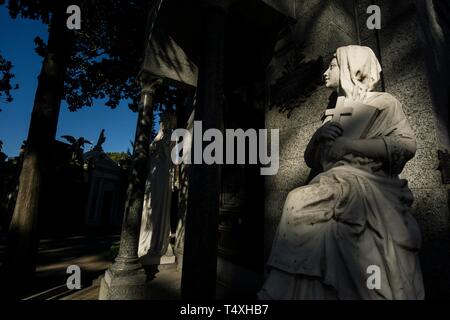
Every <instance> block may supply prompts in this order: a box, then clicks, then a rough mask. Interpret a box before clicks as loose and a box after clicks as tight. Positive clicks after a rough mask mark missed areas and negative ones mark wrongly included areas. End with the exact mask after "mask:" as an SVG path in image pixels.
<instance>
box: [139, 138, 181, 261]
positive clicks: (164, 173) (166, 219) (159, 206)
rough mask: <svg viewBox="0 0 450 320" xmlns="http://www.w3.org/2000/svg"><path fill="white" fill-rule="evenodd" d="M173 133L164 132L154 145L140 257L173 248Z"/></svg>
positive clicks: (160, 253)
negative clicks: (171, 154) (170, 243)
mask: <svg viewBox="0 0 450 320" xmlns="http://www.w3.org/2000/svg"><path fill="white" fill-rule="evenodd" d="M167 131H169V130H167ZM160 133H161V130H160ZM170 136H171V135H170V132H164V135H163V137H162V138H161V139H159V138H158V137H157V138H155V140H154V141H153V142H152V143H151V145H150V157H149V160H150V161H149V162H150V166H149V168H150V172H149V176H148V178H147V181H146V186H145V198H144V206H143V211H142V220H141V232H140V238H139V250H138V255H139V257H142V256H145V255H151V256H162V255H164V254H166V252H167V250H168V249H170V248H169V242H170V210H171V209H170V208H171V200H172V188H171V186H172V174H171V170H172V167H173V165H172V160H171V157H170V153H171V149H172V146H173V143H172V142H171V140H170Z"/></svg>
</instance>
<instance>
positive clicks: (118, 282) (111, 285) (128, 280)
mask: <svg viewBox="0 0 450 320" xmlns="http://www.w3.org/2000/svg"><path fill="white" fill-rule="evenodd" d="M146 279H147V275H146V274H145V271H144V269H142V268H140V269H137V270H135V271H128V272H122V273H121V272H117V273H116V272H114V271H113V270H111V269H108V270H106V273H105V276H104V277H103V278H102V279H101V282H100V293H99V300H145V299H147V298H148V296H149V292H148V284H147V281H146Z"/></svg>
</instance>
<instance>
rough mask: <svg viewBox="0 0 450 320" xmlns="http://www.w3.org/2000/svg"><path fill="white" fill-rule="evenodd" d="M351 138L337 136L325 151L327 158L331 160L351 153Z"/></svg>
mask: <svg viewBox="0 0 450 320" xmlns="http://www.w3.org/2000/svg"><path fill="white" fill-rule="evenodd" d="M351 143H352V140H351V139H348V138H344V137H338V138H336V139H335V140H334V141H333V142H331V143H330V144H331V146H330V148H329V149H328V151H327V159H328V160H331V161H338V160H341V159H342V157H343V156H345V155H346V154H349V153H351Z"/></svg>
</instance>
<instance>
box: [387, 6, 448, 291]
mask: <svg viewBox="0 0 450 320" xmlns="http://www.w3.org/2000/svg"><path fill="white" fill-rule="evenodd" d="M380 7H381V10H382V17H383V19H382V21H384V22H382V29H381V30H380V33H379V34H380V45H381V55H382V65H383V70H384V76H385V83H386V91H387V92H389V93H391V94H393V95H394V96H395V97H397V98H398V99H399V101H400V102H402V104H403V106H404V111H405V113H406V114H407V117H408V121H409V122H410V124H411V126H412V128H413V130H414V132H415V134H416V138H417V147H418V151H417V154H416V157H415V158H414V159H413V160H412V161H410V162H409V163H408V164H407V166H406V167H405V170H404V171H403V173H402V175H401V176H402V177H403V178H406V179H408V181H409V185H410V187H411V188H412V190H413V193H414V195H415V203H414V207H413V214H414V216H415V217H416V218H417V220H418V222H419V224H420V227H421V230H422V236H423V249H422V252H421V256H422V259H421V263H422V267H423V273H424V282H425V288H426V294H427V296H428V297H429V298H433V297H444V296H447V297H448V296H449V290H448V289H446V288H447V287H448V286H449V284H450V283H449V279H448V277H447V276H446V274H447V271H446V270H447V268H448V265H449V261H448V259H449V258H448V257H449V248H448V234H449V233H448V226H449V224H448V206H447V192H446V188H445V186H444V185H442V180H441V177H440V172H439V171H438V170H437V167H438V160H437V150H438V149H442V147H443V146H442V144H441V143H440V141H439V140H438V135H439V130H438V127H437V118H436V114H435V111H434V109H433V103H432V100H431V91H430V87H429V84H428V79H427V70H426V65H425V61H426V57H425V52H424V51H425V49H426V48H425V47H424V46H423V43H422V42H421V39H420V37H419V34H420V29H419V23H418V14H417V12H416V9H415V6H414V1H412V0H402V1H396V3H395V4H394V3H393V2H392V1H387V0H384V1H380ZM443 283H446V285H443Z"/></svg>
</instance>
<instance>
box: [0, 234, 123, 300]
mask: <svg viewBox="0 0 450 320" xmlns="http://www.w3.org/2000/svg"><path fill="white" fill-rule="evenodd" d="M4 240H5V237H4V235H3V236H1V237H0V261H3V258H4V255H5V245H4ZM118 241H119V236H118V235H73V236H66V237H62V236H54V237H47V238H44V239H42V240H41V241H40V244H39V251H38V260H37V267H36V277H35V279H34V281H33V282H32V283H31V284H30V286H29V287H28V288H25V290H24V292H23V295H22V298H23V299H28V300H54V299H59V298H61V297H64V296H66V295H68V294H71V293H72V291H70V290H69V289H68V288H67V286H66V281H67V278H68V277H69V276H70V275H69V274H67V273H66V272H67V267H68V266H70V265H78V266H79V267H80V269H81V284H82V288H87V287H90V286H91V285H92V283H93V281H94V280H95V279H97V278H98V277H99V276H100V275H101V274H103V272H104V270H106V268H108V266H109V265H110V264H111V262H112V255H111V250H110V248H111V246H112V245H113V244H115V243H118Z"/></svg>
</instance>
